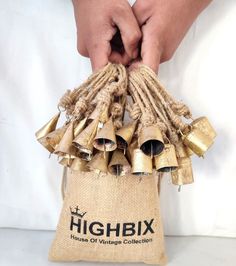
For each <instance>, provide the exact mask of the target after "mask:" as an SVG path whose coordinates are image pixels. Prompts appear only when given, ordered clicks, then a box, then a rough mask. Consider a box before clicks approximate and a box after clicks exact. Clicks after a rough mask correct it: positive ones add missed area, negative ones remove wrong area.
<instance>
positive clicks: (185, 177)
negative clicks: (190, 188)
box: [171, 157, 194, 186]
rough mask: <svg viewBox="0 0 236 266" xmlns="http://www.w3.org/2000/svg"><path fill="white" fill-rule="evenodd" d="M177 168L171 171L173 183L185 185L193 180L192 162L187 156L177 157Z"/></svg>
mask: <svg viewBox="0 0 236 266" xmlns="http://www.w3.org/2000/svg"><path fill="white" fill-rule="evenodd" d="M178 165H179V167H178V169H177V170H176V171H173V172H172V173H171V178H172V183H173V184H174V185H178V186H181V185H187V184H191V183H193V182H194V179H193V170H192V163H191V159H190V158H189V157H183V158H178Z"/></svg>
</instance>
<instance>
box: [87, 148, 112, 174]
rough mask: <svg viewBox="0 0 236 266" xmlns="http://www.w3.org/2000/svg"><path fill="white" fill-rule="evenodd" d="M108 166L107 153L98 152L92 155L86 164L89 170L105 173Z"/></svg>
mask: <svg viewBox="0 0 236 266" xmlns="http://www.w3.org/2000/svg"><path fill="white" fill-rule="evenodd" d="M107 164H108V153H107V152H105V153H104V152H98V153H96V154H95V155H94V157H93V158H92V160H91V161H90V162H89V163H88V168H89V169H90V170H95V171H98V172H100V171H101V172H103V173H106V172H107Z"/></svg>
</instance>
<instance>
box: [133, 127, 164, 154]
mask: <svg viewBox="0 0 236 266" xmlns="http://www.w3.org/2000/svg"><path fill="white" fill-rule="evenodd" d="M138 143H139V148H140V149H141V150H142V151H143V152H144V153H145V154H146V155H149V156H151V157H152V156H156V155H158V154H160V153H162V151H163V150H164V147H165V145H164V141H163V138H162V134H161V131H160V129H159V127H158V126H157V125H153V126H148V127H143V128H142V129H141V132H140V135H139V138H138Z"/></svg>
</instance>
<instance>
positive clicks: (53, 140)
mask: <svg viewBox="0 0 236 266" xmlns="http://www.w3.org/2000/svg"><path fill="white" fill-rule="evenodd" d="M67 127H68V125H64V126H63V127H60V128H58V129H56V130H54V131H52V132H51V133H49V134H48V135H47V136H46V137H45V139H46V141H47V143H48V144H49V145H50V146H51V147H52V148H53V150H55V149H56V147H57V145H58V143H59V142H60V141H61V139H62V137H63V136H64V134H65V132H66V129H67Z"/></svg>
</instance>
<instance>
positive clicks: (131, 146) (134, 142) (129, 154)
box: [127, 139, 138, 162]
mask: <svg viewBox="0 0 236 266" xmlns="http://www.w3.org/2000/svg"><path fill="white" fill-rule="evenodd" d="M137 148H138V140H137V139H133V140H132V142H131V143H130V144H129V146H128V149H127V158H128V159H129V161H130V162H131V161H132V156H133V151H134V149H137Z"/></svg>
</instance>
